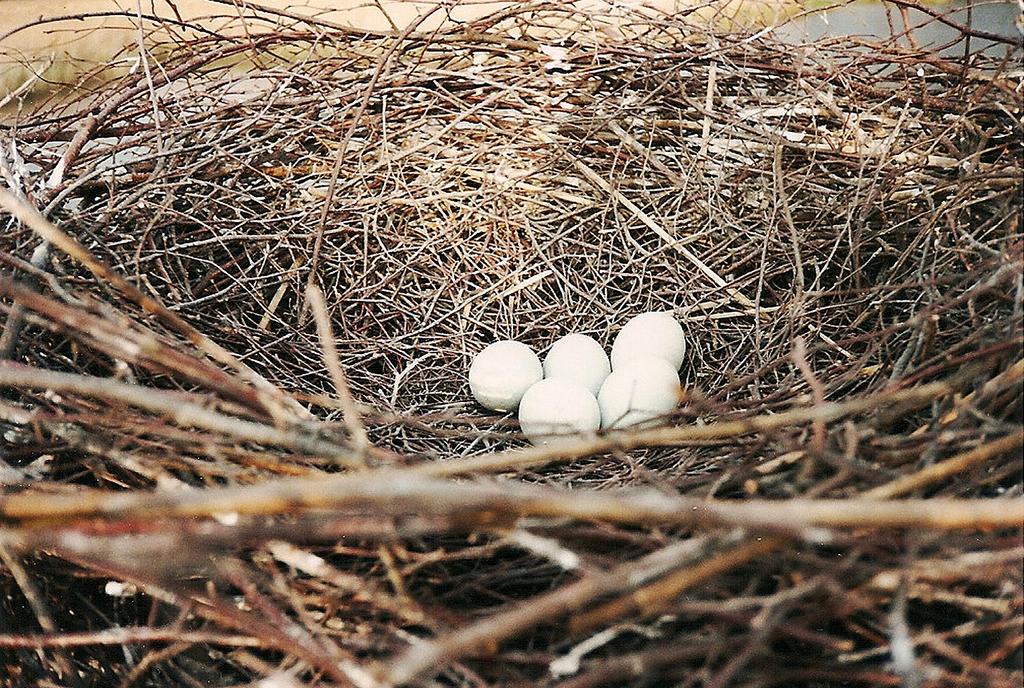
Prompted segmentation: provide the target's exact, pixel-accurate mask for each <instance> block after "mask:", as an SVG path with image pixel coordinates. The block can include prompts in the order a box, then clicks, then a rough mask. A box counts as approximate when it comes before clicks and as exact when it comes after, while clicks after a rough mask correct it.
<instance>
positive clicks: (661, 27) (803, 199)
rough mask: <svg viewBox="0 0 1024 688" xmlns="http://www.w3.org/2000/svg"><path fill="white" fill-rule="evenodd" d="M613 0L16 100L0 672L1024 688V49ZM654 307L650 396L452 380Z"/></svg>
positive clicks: (298, 40) (238, 52) (203, 54)
mask: <svg viewBox="0 0 1024 688" xmlns="http://www.w3.org/2000/svg"><path fill="white" fill-rule="evenodd" d="M620 19H622V17H620ZM637 19H638V21H637V23H636V24H631V23H630V22H628V21H621V22H618V23H617V27H618V28H617V29H616V31H614V32H605V34H604V35H602V36H600V37H599V38H598V37H596V34H597V33H598V32H592V31H589V30H587V29H588V28H589V27H592V26H593V24H594V22H595V21H597V20H595V19H594V18H588V17H583V16H575V15H572V14H570V13H568V11H567V10H565V9H560V8H558V7H549V8H538V7H533V8H522V7H521V8H517V9H514V10H509V11H506V12H504V13H502V14H498V15H495V16H493V17H489V18H487V19H485V20H481V21H477V22H475V23H473V24H471V25H467V26H460V27H457V28H452V29H445V30H441V31H438V32H432V33H430V34H420V33H417V32H416V31H415V30H411V31H406V32H404V33H401V34H396V33H392V34H357V33H353V32H343V31H340V30H334V29H331V28H330V27H324V26H322V25H318V24H316V23H315V22H311V21H309V22H305V23H297V24H294V25H291V26H290V27H289V28H287V29H280V30H275V31H269V32H264V33H261V34H254V35H252V36H249V37H248V39H246V40H240V39H227V38H217V37H201V38H199V39H196V40H195V41H194V42H191V43H183V44H181V45H179V46H178V47H177V48H176V49H175V50H173V51H170V52H169V53H168V54H167V55H165V56H163V57H162V58H161V61H160V63H159V64H158V65H157V64H153V65H149V68H148V69H147V70H144V71H139V72H138V73H136V74H134V75H130V76H126V77H124V78H123V80H119V81H117V82H115V83H109V84H107V85H106V86H104V87H103V88H102V89H100V90H99V91H98V92H95V93H93V94H92V97H93V98H94V101H93V102H94V103H95V105H94V106H93V107H91V108H89V109H87V110H86V111H85V112H82V111H81V108H75V109H69V110H67V111H64V110H62V108H64V107H65V106H63V105H59V104H50V105H48V106H46V107H45V108H44V109H43V111H42V112H40V113H37V114H36V115H34V116H32V117H30V118H28V119H25V120H23V121H21V122H19V123H18V124H17V126H16V127H15V126H9V127H7V128H5V130H4V131H3V134H2V136H3V142H2V143H3V150H4V156H3V158H2V162H3V164H2V171H3V176H4V180H5V186H7V188H8V191H7V192H3V195H2V196H0V201H2V206H3V208H4V209H5V212H7V213H8V214H6V215H4V216H3V217H2V221H3V230H2V233H0V234H2V235H0V259H2V260H3V263H4V264H5V273H4V274H3V275H2V276H0V313H3V314H4V317H5V319H6V327H5V329H4V336H3V340H2V341H0V343H2V346H3V348H4V353H5V355H6V357H7V358H8V359H9V360H7V361H4V362H0V386H2V387H3V390H4V391H3V397H2V400H0V431H2V433H0V435H2V438H3V439H2V445H0V446H2V457H3V461H2V462H0V478H2V482H3V496H0V515H2V518H3V526H2V528H0V591H2V595H0V685H3V686H56V685H59V686H179V685H181V686H198V685H203V686H234V685H243V684H250V683H253V682H258V681H261V680H262V681H263V682H261V683H258V685H260V686H265V687H270V686H288V687H291V686H306V685H310V686H312V685H356V686H359V688H369V687H371V686H393V685H403V684H414V685H457V686H487V685H523V684H526V683H530V684H532V685H542V686H576V687H582V686H599V685H637V686H639V685H650V684H651V683H652V682H653V683H654V684H657V685H662V684H664V685H684V686H709V687H712V686H713V687H718V688H720V687H724V686H733V685H735V686H769V685H781V686H840V685H843V686H847V685H872V686H874V685H905V686H921V685H929V686H954V685H955V686H963V685H977V686H982V685H984V686H1016V685H1019V684H1020V680H1021V673H1022V672H1021V666H1022V637H1021V605H1022V596H1024V593H1022V586H1021V579H1020V567H1021V559H1022V554H1024V548H1022V546H1021V539H1020V537H1021V525H1022V519H1024V498H1022V496H1021V487H1022V479H1021V444H1022V437H1024V434H1022V428H1021V412H1022V411H1021V384H1022V379H1024V359H1022V356H1021V353H1022V341H1021V331H1022V299H1024V286H1022V269H1024V266H1022V235H1021V226H1020V222H1019V219H1020V212H1021V190H1022V176H1021V165H1022V144H1021V141H1022V131H1021V114H1022V99H1021V76H1020V72H1019V71H1017V72H1015V73H1013V72H1011V71H1010V69H1011V68H1012V67H1013V66H1014V62H1015V59H1014V58H1015V57H1019V55H1018V53H1017V52H1016V50H1017V48H1012V49H1011V52H1010V54H1009V56H1010V59H1009V60H1006V59H1003V58H1001V57H1000V56H999V55H998V54H995V53H991V52H989V53H985V54H982V53H981V52H972V51H971V50H965V51H963V52H962V54H961V55H960V57H958V58H956V59H952V58H942V57H938V56H937V55H935V54H933V53H931V52H927V51H923V50H914V49H911V48H908V47H901V46H906V43H905V42H903V41H900V40H897V39H894V40H892V41H889V42H886V43H884V44H878V45H875V44H872V45H865V44H864V43H855V42H851V41H827V42H820V43H817V44H813V45H803V46H794V45H793V44H792V43H785V42H782V41H781V40H779V39H777V38H775V37H774V35H773V34H772V33H770V32H769V33H762V34H759V35H755V34H749V33H723V32H716V31H714V30H710V29H708V28H706V25H705V26H704V27H703V28H702V27H701V25H700V24H698V23H691V22H689V20H688V19H687V18H686V17H677V18H669V17H660V18H658V19H657V20H654V19H651V18H650V17H647V18H645V19H643V21H639V15H638V16H637ZM555 20H557V22H558V24H559V26H561V27H563V28H562V29H559V30H560V31H561V30H564V27H565V26H566V22H567V21H569V20H571V21H577V22H579V26H580V27H581V28H580V30H578V31H576V32H573V33H569V34H565V35H563V38H562V39H561V40H560V41H559V40H556V38H557V37H556V36H553V35H552V30H551V29H550V28H545V27H550V26H551V25H552V23H553V22H554V21H555ZM963 38H964V41H969V38H970V37H968V36H965V37H963ZM1008 40H1009V42H1011V43H1012V42H1013V39H1012V38H1011V39H1008ZM968 45H969V43H968ZM242 63H244V65H242V66H239V65H240V64H242ZM12 153H13V155H12ZM37 211H39V212H37ZM650 309H673V310H674V311H675V313H676V314H677V316H678V318H679V320H680V321H681V322H682V323H683V324H684V327H685V329H686V330H687V334H688V337H689V341H690V343H691V346H690V352H691V353H690V355H689V358H688V360H687V362H686V363H685V364H684V367H683V370H682V376H683V379H684V385H685V387H686V390H687V400H686V402H685V403H684V404H683V405H682V406H681V407H680V409H679V410H678V412H677V413H676V414H674V415H673V416H672V417H670V418H666V419H664V422H663V423H662V424H661V425H659V426H658V427H655V428H653V429H646V430H640V431H632V432H618V433H611V434H606V435H602V436H599V437H596V438H583V439H581V440H580V441H579V442H578V443H577V444H574V445H571V446H564V447H560V448H557V449H553V450H551V449H530V448H527V447H526V445H525V443H524V442H523V441H522V440H521V438H520V436H519V435H518V434H517V427H516V425H515V422H514V420H513V419H509V418H500V417H496V416H493V415H487V414H485V413H483V412H482V411H480V410H479V409H478V408H476V407H475V406H474V405H473V404H472V403H471V401H470V396H469V393H468V388H467V384H466V382H465V371H466V369H467V367H468V364H469V360H470V357H471V356H472V354H473V353H475V352H476V351H478V350H480V349H481V348H482V347H483V346H485V345H486V344H487V343H489V342H491V341H493V340H495V339H497V338H504V337H515V338H518V339H520V340H523V341H526V342H528V343H530V344H532V345H534V346H535V347H536V348H538V349H540V350H543V349H544V347H546V346H547V345H548V344H550V343H551V342H552V341H553V340H554V339H556V338H557V337H558V336H560V335H562V334H565V333H567V332H569V331H582V332H587V333H590V334H593V335H595V336H596V337H597V338H598V339H601V340H604V341H609V340H610V337H611V336H612V335H613V334H614V332H615V330H616V329H617V328H618V327H619V326H621V325H622V324H623V323H624V322H625V321H626V320H627V319H629V317H631V316H632V315H635V314H636V313H638V312H640V311H643V310H650Z"/></svg>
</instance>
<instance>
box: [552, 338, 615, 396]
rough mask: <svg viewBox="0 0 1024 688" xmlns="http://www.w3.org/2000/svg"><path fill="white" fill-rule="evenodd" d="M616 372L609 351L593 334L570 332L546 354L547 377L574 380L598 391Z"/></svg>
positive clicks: (591, 390)
mask: <svg viewBox="0 0 1024 688" xmlns="http://www.w3.org/2000/svg"><path fill="white" fill-rule="evenodd" d="M611 371H612V364H611V362H609V360H608V354H606V353H605V352H604V349H603V348H601V345H600V344H598V343H597V341H596V340H595V339H594V338H593V337H588V336H587V335H585V334H569V335H566V336H564V337H562V338H561V339H559V340H558V341H557V342H555V343H554V344H552V345H551V350H550V351H548V355H547V356H545V357H544V377H546V378H549V379H551V378H559V379H562V380H572V381H573V382H577V383H579V384H580V385H583V386H584V387H586V388H587V389H588V390H590V393H591V394H595V395H596V394H597V392H598V390H600V389H601V383H602V382H604V379H605V378H606V377H608V373H610V372H611Z"/></svg>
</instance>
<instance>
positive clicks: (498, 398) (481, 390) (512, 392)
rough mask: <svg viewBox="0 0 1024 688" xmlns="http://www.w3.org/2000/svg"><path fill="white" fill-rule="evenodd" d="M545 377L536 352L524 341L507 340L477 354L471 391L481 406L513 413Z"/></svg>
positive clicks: (470, 373)
mask: <svg viewBox="0 0 1024 688" xmlns="http://www.w3.org/2000/svg"><path fill="white" fill-rule="evenodd" d="M543 377H544V369H543V368H542V367H541V364H540V359H539V358H537V354H535V353H533V349H531V348H530V347H528V346H526V345H525V344H523V343H522V342H516V341H512V340H511V339H503V340H502V341H500V342H494V343H493V344H491V345H490V346H488V347H487V348H485V349H484V350H483V351H481V352H480V353H478V354H477V355H476V358H474V359H473V363H472V365H470V366H469V389H470V391H471V392H473V397H474V398H475V399H476V400H477V401H478V402H480V405H481V406H484V407H486V408H489V409H491V410H493V411H511V410H513V409H515V408H516V406H518V405H519V400H520V399H522V398H523V395H524V394H526V390H528V389H530V387H531V386H532V385H533V384H534V383H535V382H537V381H538V380H540V379H541V378H543Z"/></svg>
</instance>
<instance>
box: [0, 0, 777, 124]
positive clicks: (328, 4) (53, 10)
mask: <svg viewBox="0 0 1024 688" xmlns="http://www.w3.org/2000/svg"><path fill="white" fill-rule="evenodd" d="M693 2H694V0H643V1H642V2H641V0H620V1H619V2H605V1H602V0H578V1H577V2H572V3H567V4H571V5H573V7H575V8H576V9H578V10H580V11H581V12H587V13H593V14H594V15H600V16H602V20H601V26H602V27H603V28H605V29H607V30H614V27H615V21H616V20H615V15H616V13H617V12H620V11H621V8H622V7H623V6H636V5H643V6H644V7H646V8H648V11H650V12H652V13H654V12H674V11H677V10H678V9H679V8H680V7H683V6H686V5H691V4H692V3H693ZM238 4H239V5H240V4H242V2H241V0H238ZM255 4H259V5H263V6H266V7H271V8H274V9H279V10H286V11H288V12H291V13H293V14H295V15H299V16H307V17H308V16H316V17H318V18H319V19H322V20H326V21H330V22H333V23H336V24H341V25H345V26H350V27H353V28H359V29H368V30H378V31H380V30H383V31H387V30H394V29H402V28H405V27H406V26H407V25H408V24H409V23H410V22H413V21H416V20H418V19H419V18H420V17H421V16H422V15H423V14H424V13H431V12H432V13H431V14H430V16H429V17H428V19H427V20H425V21H424V22H423V24H422V25H421V27H422V28H423V29H431V28H434V27H437V26H441V25H444V24H447V23H450V22H452V21H458V22H464V21H467V20H472V19H474V18H477V17H480V16H484V15H486V14H489V13H491V12H494V11H495V10H498V9H501V8H502V7H504V6H507V5H508V4H509V3H504V2H472V1H466V2H461V3H459V4H457V5H456V6H455V7H454V8H453V9H451V10H450V11H448V12H447V13H445V12H442V11H436V8H437V5H436V4H435V3H433V2H420V1H405V2H380V3H372V2H370V3H368V2H363V1H359V0H356V1H353V0H262V2H260V3H255ZM743 4H744V5H746V6H751V5H756V6H759V7H762V8H764V7H765V6H768V7H772V6H778V7H780V8H781V7H783V6H791V5H793V4H794V3H793V0H760V1H759V2H755V3H750V2H747V3H743ZM101 13H111V14H118V15H119V16H99V15H100V14H101ZM137 14H142V15H144V17H145V18H144V19H143V20H142V21H141V22H140V21H139V20H138V19H137ZM90 15H91V16H90ZM126 15H127V16H126ZM241 16H242V13H241V11H240V10H239V8H238V6H237V5H236V4H233V2H232V0H224V1H222V2H217V1H215V0H174V2H173V3H170V2H167V1H166V0H70V1H67V2H49V1H47V0H0V104H2V101H3V99H4V97H5V95H7V94H9V93H11V92H12V91H14V90H16V89H18V88H19V87H23V90H26V91H28V90H39V89H44V90H45V89H48V88H53V86H52V85H48V84H47V82H50V84H52V83H58V84H59V83H70V82H73V81H74V80H75V79H76V77H77V76H78V75H80V74H81V73H83V72H84V71H89V70H91V69H94V68H95V67H96V66H97V65H102V64H105V63H107V62H109V61H111V60H115V61H116V60H120V62H121V63H124V64H127V63H130V62H132V61H134V60H135V58H136V56H137V55H138V48H137V47H136V46H137V45H139V40H140V38H141V37H142V36H146V38H147V39H148V40H149V41H150V42H152V41H158V40H160V39H161V38H166V37H167V35H168V32H175V31H180V28H178V27H176V26H173V25H171V24H164V25H161V21H162V20H163V21H171V22H173V21H176V20H183V21H186V22H196V21H198V22H199V23H200V25H202V26H203V27H204V28H207V29H211V30H215V31H219V32H223V33H228V34H240V33H244V32H246V31H248V32H249V33H258V32H260V31H264V30H267V29H268V28H272V27H273V25H274V19H272V18H268V19H267V20H265V21H259V20H253V19H252V18H251V15H250V18H248V19H245V20H243V19H242V18H241ZM277 20H278V21H280V18H278V19H277ZM140 26H141V31H140ZM31 81H34V82H35V83H34V84H31V85H28V84H27V82H31Z"/></svg>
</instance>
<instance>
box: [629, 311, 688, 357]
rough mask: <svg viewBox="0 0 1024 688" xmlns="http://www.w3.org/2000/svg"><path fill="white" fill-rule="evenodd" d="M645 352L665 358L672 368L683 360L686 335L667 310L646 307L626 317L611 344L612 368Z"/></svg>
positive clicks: (645, 354)
mask: <svg viewBox="0 0 1024 688" xmlns="http://www.w3.org/2000/svg"><path fill="white" fill-rule="evenodd" d="M647 356H655V357H657V358H663V359H665V360H666V361H668V363H669V364H670V365H671V366H672V368H673V369H674V370H679V366H681V365H682V364H683V357H684V356H686V335H684V334H683V328H682V327H681V326H680V325H679V322H678V321H677V320H676V319H675V317H674V316H673V315H672V314H671V313H667V312H665V311H649V312H647V313H641V314H640V315H637V316H634V317H633V318H632V319H630V321H629V322H627V323H626V324H625V325H624V326H623V327H622V329H621V330H620V331H619V334H618V336H616V337H615V342H614V343H613V344H612V357H611V361H612V370H618V369H619V368H621V367H622V366H623V365H625V364H626V363H628V362H629V361H631V360H633V359H637V358H645V357H647Z"/></svg>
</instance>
